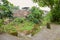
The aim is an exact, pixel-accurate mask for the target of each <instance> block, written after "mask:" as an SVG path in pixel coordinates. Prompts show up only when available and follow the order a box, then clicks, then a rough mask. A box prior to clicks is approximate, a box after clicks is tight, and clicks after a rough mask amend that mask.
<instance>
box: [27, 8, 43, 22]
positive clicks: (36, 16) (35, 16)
mask: <svg viewBox="0 0 60 40" xmlns="http://www.w3.org/2000/svg"><path fill="white" fill-rule="evenodd" d="M42 14H43V11H41V10H40V9H39V8H37V7H32V8H31V14H29V15H28V16H27V18H28V20H30V21H33V22H34V23H39V22H41V19H42Z"/></svg>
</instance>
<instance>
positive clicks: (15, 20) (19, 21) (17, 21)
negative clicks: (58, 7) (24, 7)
mask: <svg viewBox="0 0 60 40" xmlns="http://www.w3.org/2000/svg"><path fill="white" fill-rule="evenodd" d="M24 21H25V18H24V17H22V18H15V19H14V21H13V22H14V23H17V24H19V23H23V22H24Z"/></svg>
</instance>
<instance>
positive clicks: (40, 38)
mask: <svg viewBox="0 0 60 40" xmlns="http://www.w3.org/2000/svg"><path fill="white" fill-rule="evenodd" d="M32 40H60V25H56V24H52V25H51V29H47V28H44V29H42V30H41V32H39V33H38V34H36V35H35V36H34V37H33V38H32Z"/></svg>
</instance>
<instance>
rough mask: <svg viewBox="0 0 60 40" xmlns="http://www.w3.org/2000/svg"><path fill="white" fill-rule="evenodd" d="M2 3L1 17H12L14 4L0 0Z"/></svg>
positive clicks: (0, 6)
mask: <svg viewBox="0 0 60 40" xmlns="http://www.w3.org/2000/svg"><path fill="white" fill-rule="evenodd" d="M2 2H3V4H0V10H1V12H0V14H1V18H6V17H7V18H12V17H13V13H12V11H13V9H15V6H13V4H11V3H10V2H8V0H2Z"/></svg>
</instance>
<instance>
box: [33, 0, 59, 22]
mask: <svg viewBox="0 0 60 40" xmlns="http://www.w3.org/2000/svg"><path fill="white" fill-rule="evenodd" d="M33 1H34V2H36V3H38V4H39V5H40V6H48V7H49V8H50V9H51V11H50V12H51V15H52V16H51V17H52V19H51V20H52V21H53V22H59V21H60V11H59V10H60V0H33Z"/></svg>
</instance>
